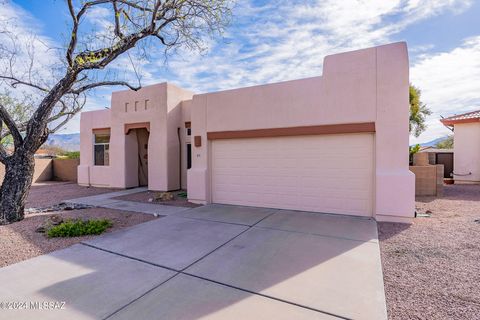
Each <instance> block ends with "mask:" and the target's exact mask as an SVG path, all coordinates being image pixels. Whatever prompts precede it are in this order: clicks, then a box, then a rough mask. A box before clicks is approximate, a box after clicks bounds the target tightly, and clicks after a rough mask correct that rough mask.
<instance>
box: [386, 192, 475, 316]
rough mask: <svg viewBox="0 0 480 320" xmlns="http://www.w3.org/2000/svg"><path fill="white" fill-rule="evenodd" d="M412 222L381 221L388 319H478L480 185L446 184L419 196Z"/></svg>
mask: <svg viewBox="0 0 480 320" xmlns="http://www.w3.org/2000/svg"><path fill="white" fill-rule="evenodd" d="M416 205H417V208H418V209H419V211H420V212H427V211H430V212H432V213H431V217H430V218H416V219H415V220H414V222H413V224H412V225H411V226H409V225H403V224H396V223H379V228H378V230H379V240H380V247H381V252H382V265H383V275H384V282H385V294H386V298H387V308H388V314H389V319H390V320H404V319H425V320H427V319H428V320H444V319H458V320H464V319H479V315H480V290H479V289H478V288H479V287H478V284H479V283H480V262H479V261H480V228H479V225H478V224H476V223H472V221H474V220H475V219H478V213H479V212H480V186H478V185H448V186H445V189H444V196H443V197H442V198H435V197H419V198H417V203H416Z"/></svg>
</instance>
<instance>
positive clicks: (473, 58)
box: [410, 36, 480, 142]
mask: <svg viewBox="0 0 480 320" xmlns="http://www.w3.org/2000/svg"><path fill="white" fill-rule="evenodd" d="M410 73H411V81H412V83H414V84H415V85H416V86H418V87H419V88H420V89H421V90H422V100H423V102H425V103H426V104H427V105H428V107H429V108H430V109H431V110H432V111H433V114H432V115H431V116H430V117H429V118H428V126H429V127H428V129H427V131H426V132H425V133H424V134H422V135H421V136H420V137H419V138H418V139H413V140H412V141H413V142H425V141H428V140H432V139H434V138H435V137H438V136H439V135H444V134H448V133H449V131H448V130H447V129H445V128H444V127H443V126H442V125H441V123H440V122H439V119H440V116H450V115H452V114H459V113H463V112H468V111H472V110H476V109H480V94H479V92H480V36H477V37H473V38H470V39H467V40H466V41H465V42H464V43H463V45H462V46H460V47H458V48H455V49H453V50H452V51H449V52H441V53H437V54H433V55H424V56H423V57H422V58H421V59H419V60H418V61H417V63H415V64H414V65H413V66H412V67H411V71H410Z"/></svg>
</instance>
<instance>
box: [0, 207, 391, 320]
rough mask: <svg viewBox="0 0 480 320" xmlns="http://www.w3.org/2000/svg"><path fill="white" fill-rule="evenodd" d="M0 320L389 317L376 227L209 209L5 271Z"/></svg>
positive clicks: (312, 216) (310, 216) (0, 279)
mask: <svg viewBox="0 0 480 320" xmlns="http://www.w3.org/2000/svg"><path fill="white" fill-rule="evenodd" d="M0 283H2V286H1V287H0V296H1V297H2V299H3V300H4V301H52V302H54V301H65V309H62V310H49V311H47V310H0V319H13V318H14V319H31V318H32V317H36V318H42V319H43V318H45V319H133V318H138V319H199V318H202V319H260V318H263V319H285V320H286V319H368V320H371V319H382V320H385V319H387V314H386V305H385V296H384V289H383V277H382V270H381V263H380V250H379V245H378V239H377V231H376V222H375V221H373V220H370V219H361V218H353V217H346V216H335V215H327V214H318V213H309V212H296V211H285V210H275V209H264V208H249V207H238V206H223V205H209V206H204V207H199V208H195V209H188V210H184V211H179V212H176V213H172V214H170V215H169V216H167V217H164V218H161V219H158V220H153V221H150V222H147V223H144V224H141V225H137V226H134V227H132V228H129V229H126V230H122V231H119V232H115V233H110V234H107V235H104V236H101V237H98V238H96V239H94V240H91V241H86V242H85V243H83V244H80V245H75V246H72V247H70V248H67V249H65V250H62V251H58V252H54V253H52V254H49V255H45V256H41V257H37V258H34V259H31V260H27V261H24V262H21V263H18V264H15V265H12V266H9V267H6V268H3V269H0Z"/></svg>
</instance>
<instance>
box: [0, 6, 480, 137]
mask: <svg viewBox="0 0 480 320" xmlns="http://www.w3.org/2000/svg"><path fill="white" fill-rule="evenodd" d="M0 3H1V1H0ZM0 6H1V5H0ZM233 13H234V15H233V20H232V23H231V25H230V27H229V28H228V30H227V32H226V33H225V34H224V36H223V37H221V38H220V37H217V38H216V39H215V40H212V41H209V42H208V44H209V45H208V50H207V51H205V52H203V53H202V54H200V53H198V52H192V51H188V50H179V52H178V53H177V54H175V55H172V56H170V57H169V58H168V60H167V63H165V59H164V58H163V56H162V55H161V54H155V53H154V54H152V57H151V59H150V61H141V62H139V63H138V71H139V72H140V73H141V74H142V84H144V85H145V84H150V83H155V82H162V81H171V82H174V83H176V84H178V85H180V86H182V87H185V88H188V89H192V90H194V91H195V92H206V91H213V90H219V89H228V88H235V87H242V86H248V85H255V84H262V83H271V82H278V81H284V80H291V79H297V78H304V77H311V76H318V75H321V73H322V62H323V57H324V56H325V55H328V54H332V53H337V52H342V51H348V50H354V49H360V48H365V47H370V46H374V45H379V44H384V43H389V42H395V41H407V43H408V46H409V55H410V76H411V82H412V83H413V84H415V85H416V86H418V87H420V88H421V89H422V100H423V101H424V102H425V103H426V104H427V105H428V106H429V108H430V109H431V110H432V111H433V114H432V115H431V116H430V117H429V118H428V125H429V128H428V130H427V131H426V132H425V133H424V134H422V135H421V136H420V137H419V138H413V137H412V138H411V142H412V143H416V142H425V141H428V140H432V139H434V138H436V137H438V136H443V135H446V134H448V133H449V131H448V130H446V129H445V128H443V127H442V125H441V124H440V122H439V121H438V119H439V118H440V116H441V115H443V116H447V115H450V114H454V113H461V112H467V111H471V110H475V109H480V22H479V21H480V20H479V19H478V17H479V16H480V1H468V0H423V1H421V0H389V1H385V0H371V1H368V0H365V1H355V0H345V1H337V0H318V1H314V0H311V1H299V0H274V1H265V0H264V1H257V0H243V1H239V2H238V3H237V5H236V6H235V8H234V10H233ZM1 15H7V16H8V15H9V16H11V17H12V18H14V19H16V18H20V17H23V18H24V21H23V22H22V23H21V28H23V29H24V30H25V32H34V33H36V34H38V35H39V36H40V37H42V39H46V41H48V42H49V43H52V44H55V45H56V46H61V45H62V44H63V43H64V37H65V34H68V28H67V27H68V18H69V16H68V13H67V11H66V6H65V2H64V1H63V0H42V1H38V0H14V1H11V2H10V3H8V2H7V4H4V5H3V6H2V8H1V9H0V16H1ZM25 17H26V18H27V19H25ZM107 18H108V17H107V16H106V15H105V12H101V11H98V12H94V13H93V17H92V19H91V20H90V23H91V24H92V25H95V24H97V23H101V22H102V21H103V20H105V19H107ZM45 60H46V61H48V59H47V58H45ZM125 62H126V60H122V61H119V62H118V64H117V65H116V66H113V68H114V69H115V68H117V70H118V69H120V66H122V67H124V68H125ZM132 75H133V70H131V68H126V70H124V72H123V73H122V74H121V75H120V76H121V77H123V78H125V79H131V77H132ZM112 90H116V88H104V89H102V90H97V91H95V92H93V93H92V95H91V96H90V97H89V100H88V104H87V107H86V109H87V110H93V109H101V108H104V107H105V106H108V105H109V99H110V93H111V91H112ZM78 130H79V125H78V117H76V118H75V119H74V120H73V121H72V122H71V123H70V124H69V125H67V127H66V128H65V129H64V130H63V131H62V132H64V133H68V132H76V131H78Z"/></svg>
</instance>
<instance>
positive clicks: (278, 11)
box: [157, 0, 471, 92]
mask: <svg viewBox="0 0 480 320" xmlns="http://www.w3.org/2000/svg"><path fill="white" fill-rule="evenodd" d="M470 4H471V1H460V0H440V1H438V0H436V1H434V0H426V1H404V0H395V1H383V0H377V1H367V2H365V1H360V0H347V1H336V0H328V1H325V0H317V1H308V2H307V1H293V3H292V1H291V0H290V1H286V0H277V1H270V2H268V4H266V5H263V6H255V5H254V4H253V3H252V2H251V1H247V2H244V3H243V4H241V5H239V6H238V7H237V8H236V9H235V11H234V13H235V14H236V16H235V21H236V23H235V24H234V26H233V27H232V28H231V29H230V30H229V32H228V33H227V34H226V40H225V42H221V41H220V42H218V43H217V44H215V45H214V46H213V47H212V49H211V50H210V52H209V53H208V54H207V55H206V56H200V55H198V54H192V53H185V52H182V54H181V57H173V58H171V60H170V64H169V66H170V69H169V70H170V72H171V73H172V74H173V76H174V80H175V81H176V82H178V83H179V84H180V85H182V86H184V87H187V88H190V89H194V90H196V91H201V92H204V91H210V90H217V89H226V88H232V87H240V86H246V85H253V84H259V83H267V82H276V81H283V80H290V79H295V78H303V77H310V76H316V75H319V74H321V70H322V61H323V57H324V56H325V55H327V54H332V53H336V52H341V51H348V50H353V49H358V48H364V47H369V46H374V45H377V44H380V43H385V42H389V41H391V40H390V38H391V37H392V36H393V35H395V34H397V33H398V32H400V31H402V30H404V29H405V28H407V27H408V26H409V25H411V24H413V23H415V22H417V21H420V20H422V19H427V18H429V17H432V16H434V15H437V14H440V13H442V12H445V11H447V10H450V11H454V12H458V11H459V10H465V9H466V8H468V6H469V5H470ZM252 12H253V13H254V14H253V15H252ZM157 68H158V71H157V74H162V68H163V65H162V64H157Z"/></svg>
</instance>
